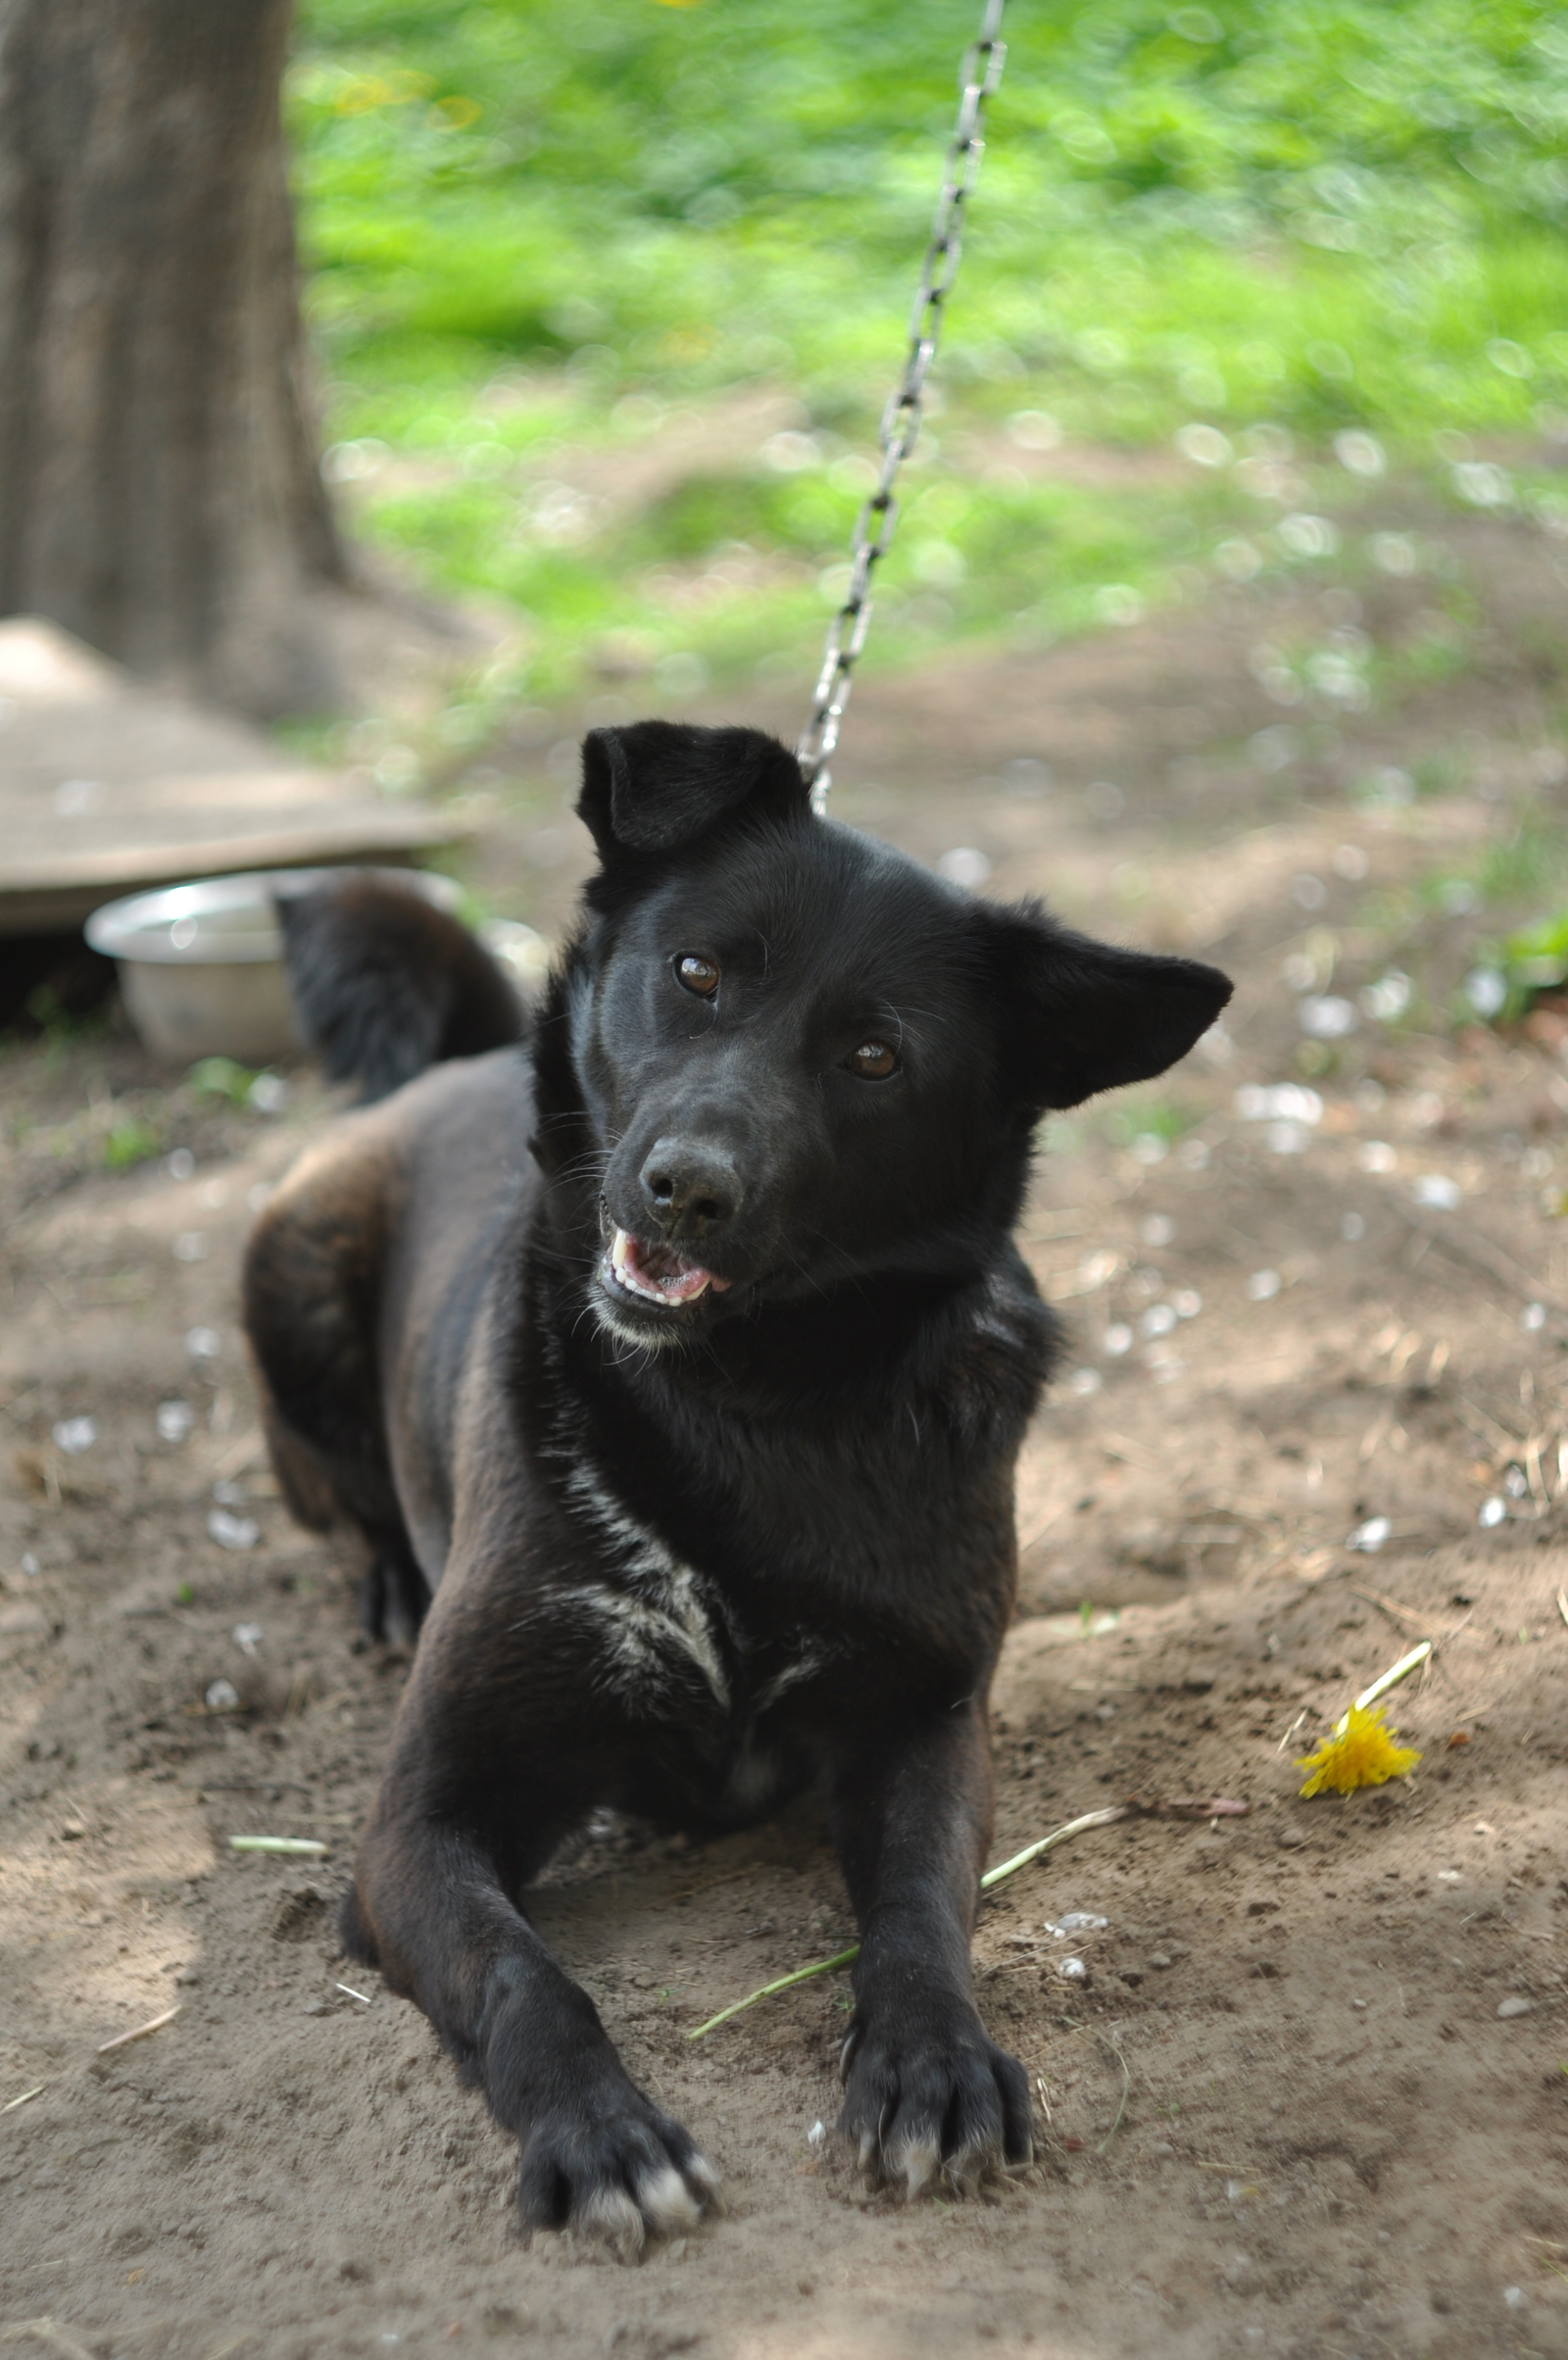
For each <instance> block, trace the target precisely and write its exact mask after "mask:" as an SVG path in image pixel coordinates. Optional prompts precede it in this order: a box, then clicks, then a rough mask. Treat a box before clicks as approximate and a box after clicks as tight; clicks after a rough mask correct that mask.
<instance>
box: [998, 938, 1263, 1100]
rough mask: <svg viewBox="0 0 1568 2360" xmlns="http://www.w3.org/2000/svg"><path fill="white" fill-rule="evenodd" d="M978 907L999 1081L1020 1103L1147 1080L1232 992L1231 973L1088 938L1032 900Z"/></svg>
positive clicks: (1183, 1051) (1181, 1052) (1089, 1094)
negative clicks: (994, 971) (989, 959)
mask: <svg viewBox="0 0 1568 2360" xmlns="http://www.w3.org/2000/svg"><path fill="white" fill-rule="evenodd" d="M981 909H982V910H983V911H984V917H983V920H982V922H983V923H984V924H985V925H986V926H987V928H988V930H989V932H990V934H991V937H992V952H993V956H994V957H995V958H996V959H998V960H999V962H1000V964H1001V967H1002V971H1003V978H1004V991H1003V996H1002V1003H1001V1005H1002V1011H1003V1012H1002V1027H1003V1039H1002V1060H1003V1075H1004V1082H1005V1087H1007V1088H1008V1089H1010V1090H1013V1091H1015V1092H1016V1095H1017V1096H1018V1098H1019V1099H1021V1100H1022V1101H1023V1102H1024V1103H1025V1104H1026V1105H1029V1106H1035V1107H1038V1108H1041V1109H1044V1108H1045V1107H1048V1106H1077V1105H1079V1104H1080V1102H1081V1101H1082V1100H1084V1099H1086V1098H1093V1097H1094V1095H1095V1093H1096V1091H1098V1090H1113V1089H1115V1088H1117V1087H1118V1085H1120V1084H1121V1083H1124V1082H1147V1081H1149V1080H1151V1079H1152V1076H1153V1075H1154V1074H1156V1073H1163V1072H1164V1071H1165V1069H1166V1067H1167V1066H1168V1065H1174V1064H1175V1062H1176V1060H1177V1058H1178V1057H1185V1056H1186V1055H1187V1052H1188V1051H1189V1050H1190V1049H1191V1048H1192V1046H1193V1044H1194V1042H1195V1041H1197V1040H1198V1038H1199V1037H1200V1035H1201V1034H1202V1033H1205V1032H1206V1031H1207V1030H1208V1028H1209V1026H1210V1025H1211V1024H1212V1023H1213V1021H1214V1019H1215V1017H1216V1016H1217V1015H1218V1014H1219V1012H1220V1009H1221V1008H1223V1007H1224V1006H1225V1003H1226V1001H1227V1000H1229V998H1230V996H1231V985H1230V978H1229V977H1228V976H1226V975H1222V974H1221V973H1220V971H1219V969H1218V968H1217V967H1205V966H1201V965H1200V963H1199V962H1198V960H1197V959H1170V958H1160V957H1156V956H1152V955H1151V954H1149V953H1148V952H1143V951H1123V950H1119V949H1117V948H1116V946H1115V945H1114V944H1111V943H1099V942H1095V941H1093V940H1091V938H1090V937H1089V936H1088V935H1087V934H1075V933H1073V932H1072V930H1071V929H1070V928H1069V927H1066V926H1059V925H1057V923H1056V922H1055V920H1054V918H1052V917H1050V916H1048V915H1047V913H1046V912H1045V911H1044V910H1042V909H1040V908H1039V906H1038V905H1036V904H1030V903H1024V904H1021V905H1019V906H1017V907H1015V908H1012V909H995V908H992V907H989V906H987V905H984V904H982V905H981Z"/></svg>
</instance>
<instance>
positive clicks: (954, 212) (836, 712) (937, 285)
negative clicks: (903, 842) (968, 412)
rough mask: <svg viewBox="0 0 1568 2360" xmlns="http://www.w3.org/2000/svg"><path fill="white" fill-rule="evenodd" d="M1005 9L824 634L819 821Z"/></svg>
mask: <svg viewBox="0 0 1568 2360" xmlns="http://www.w3.org/2000/svg"><path fill="white" fill-rule="evenodd" d="M1005 5H1006V0H986V5H985V14H984V16H983V17H982V19H981V22H980V33H979V37H978V39H977V40H975V41H974V42H973V43H972V45H971V46H970V47H969V48H968V49H967V50H966V51H965V52H964V59H963V66H962V69H961V74H962V83H963V96H962V98H961V99H960V100H959V102H958V120H957V123H956V125H955V126H954V133H953V140H952V143H951V145H950V146H949V149H948V156H947V169H946V172H945V173H944V177H943V182H942V194H941V196H940V197H939V198H938V199H937V209H936V214H935V217H934V219H933V221H932V223H931V236H930V239H929V242H928V243H927V246H926V250H925V260H924V262H923V263H922V265H921V268H920V286H919V291H918V293H917V294H916V296H915V299H914V309H913V311H912V313H911V314H910V316H909V351H908V358H907V360H906V362H905V365H904V375H903V377H902V378H901V380H900V382H899V384H898V386H897V387H896V388H895V390H894V392H893V393H892V394H891V395H890V396H889V398H888V404H887V407H886V409H885V410H884V411H883V413H882V425H881V431H880V434H879V436H878V443H879V447H880V449H881V453H882V467H881V471H880V473H879V475H878V478H877V486H876V490H875V491H874V492H873V493H872V494H871V496H870V498H869V499H868V500H867V501H866V503H865V506H864V507H863V508H862V509H861V511H860V514H859V516H858V519H857V521H856V526H855V539H854V543H853V561H854V562H853V565H852V566H851V571H850V586H849V590H848V592H847V594H846V596H845V600H844V604H843V606H842V607H840V609H839V611H838V613H837V614H836V615H834V617H833V620H832V621H831V623H830V624H829V625H828V633H827V645H826V647H825V648H824V649H823V651H822V668H821V671H820V673H819V674H818V676H817V683H816V695H815V698H814V700H813V702H812V706H811V717H810V720H809V722H808V723H807V726H806V728H805V730H804V731H803V732H802V735H801V739H800V742H799V744H798V745H797V747H796V749H795V751H796V754H797V756H798V757H799V759H800V764H801V768H802V770H803V772H804V773H805V776H806V782H807V784H808V786H809V788H810V790H811V808H812V810H813V811H818V812H820V811H824V810H825V809H826V806H827V794H828V789H829V787H830V786H831V785H832V783H833V775H832V772H831V771H830V769H829V768H828V764H829V762H830V761H831V760H832V756H833V750H834V748H835V747H836V746H837V744H838V742H839V724H840V722H841V721H842V720H843V718H844V708H845V706H846V705H847V704H848V703H849V701H850V687H851V682H852V677H853V674H854V670H855V664H856V659H857V658H858V655H859V653H860V650H861V649H862V648H863V647H864V645H865V634H866V631H867V628H868V627H869V624H870V620H871V575H872V572H873V570H874V569H875V566H876V565H877V562H878V560H879V559H881V558H883V557H885V556H886V555H887V552H888V549H889V547H890V545H891V543H892V540H893V533H894V527H895V525H896V523H897V520H898V514H899V504H898V502H897V501H896V500H895V499H894V497H893V486H894V484H895V482H896V481H897V479H898V472H899V469H900V467H902V466H903V465H904V462H905V461H906V460H907V458H908V456H909V453H910V452H911V451H912V450H913V448H914V445H915V438H916V436H917V435H918V434H919V431H920V412H921V405H922V402H923V400H924V395H925V381H926V377H927V375H928V374H929V373H930V369H931V362H932V359H933V357H934V355H935V353H936V349H937V339H938V337H939V336H940V335H941V333H942V315H943V307H944V306H945V304H946V302H947V299H948V297H949V295H950V294H951V293H952V291H953V282H954V280H955V279H956V277H957V275H958V261H959V257H960V255H961V254H962V252H963V217H964V209H965V207H966V206H967V204H968V201H969V196H970V193H971V191H972V190H973V188H974V184H975V180H976V177H977V176H978V173H979V171H980V158H981V156H982V154H983V153H984V150H985V141H984V139H983V138H982V137H981V128H982V124H983V123H984V118H985V104H986V100H987V99H988V98H990V97H991V96H992V95H993V94H994V93H995V91H996V88H997V85H998V83H999V82H1000V81H1001V79H1002V69H1003V65H1004V63H1005V59H1006V55H1007V46H1006V43H1005V41H1003V40H1000V39H999V38H998V34H999V32H1000V30H1001V26H1002V12H1003V10H1004V8H1005Z"/></svg>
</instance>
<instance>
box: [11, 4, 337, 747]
mask: <svg viewBox="0 0 1568 2360" xmlns="http://www.w3.org/2000/svg"><path fill="white" fill-rule="evenodd" d="M290 13H291V0H0V613H10V614H15V613H31V614H39V615H50V616H52V617H53V619H54V620H55V621H57V622H60V623H63V624H65V626H66V627H67V629H69V630H72V631H74V632H76V633H77V634H78V635H79V636H80V637H81V638H83V639H85V640H88V641H90V642H91V644H92V645H93V646H94V647H97V648H101V649H103V650H104V652H105V653H106V654H108V655H111V656H115V657H118V658H119V659H120V660H121V661H122V662H123V663H124V664H129V665H131V666H132V667H133V668H134V669H135V670H137V671H140V672H146V673H149V674H152V675H154V676H156V677H158V678H160V679H162V680H164V681H166V682H170V683H172V684H174V685H178V686H180V687H183V688H185V689H187V690H189V691H191V692H194V693H198V694H202V695H205V696H208V697H212V698H216V699H218V700H219V701H220V702H221V703H224V704H228V705H233V706H237V707H239V708H240V709H241V710H242V711H244V712H247V713H254V714H258V715H260V716H263V717H271V716H274V715H277V714H279V713H302V712H311V711H319V710H321V709H323V708H324V707H326V706H327V705H329V704H330V703H331V702H332V698H333V688H334V682H333V678H332V671H331V664H330V659H329V657H328V656H327V654H326V652H325V647H324V634H323V632H322V630H321V628H320V624H319V618H318V617H316V616H314V615H313V614H312V600H311V595H310V594H311V592H312V591H313V589H315V588H316V587H318V586H319V585H323V584H327V583H334V582H341V581H343V580H344V578H345V570H346V569H345V563H344V557H343V551H342V548H341V545H340V543H339V540H338V537H337V533H336V530H335V527H334V525H333V521H332V516H331V511H330V509H329V507H328V504H327V500H326V495H325V492H324V490H323V488H322V484H321V477H320V469H319V464H318V458H317V441H316V434H315V430H314V421H313V418H312V411H311V403H310V398H309V391H308V371H307V365H306V352H305V340H304V333H303V328H302V324H301V320H300V310H299V289H298V266H297V262H296V257H295V248H294V227H293V217H292V211H291V207H290V201H289V190H288V180H287V170H286V161H285V155H284V148H283V132H282V123H281V119H280V113H279V103H278V89H279V83H280V80H281V77H282V72H283V65H284V60H285V55H286V49H287V41H288V30H289V18H290Z"/></svg>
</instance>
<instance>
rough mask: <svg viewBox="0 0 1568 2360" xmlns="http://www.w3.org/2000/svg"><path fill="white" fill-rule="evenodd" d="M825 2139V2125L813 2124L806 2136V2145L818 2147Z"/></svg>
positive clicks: (820, 2123)
mask: <svg viewBox="0 0 1568 2360" xmlns="http://www.w3.org/2000/svg"><path fill="white" fill-rule="evenodd" d="M826 2137H827V2126H826V2124H825V2123H822V2122H814V2123H813V2124H812V2125H811V2127H810V2129H809V2131H808V2132H807V2134H806V2143H807V2145H808V2146H809V2147H819V2146H820V2145H821V2144H822V2141H823V2139H826Z"/></svg>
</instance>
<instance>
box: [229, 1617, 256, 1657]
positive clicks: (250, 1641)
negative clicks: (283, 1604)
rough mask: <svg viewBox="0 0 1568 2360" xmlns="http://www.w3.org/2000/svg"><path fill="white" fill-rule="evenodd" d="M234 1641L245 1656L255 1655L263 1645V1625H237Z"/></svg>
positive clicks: (235, 1626) (234, 1631)
mask: <svg viewBox="0 0 1568 2360" xmlns="http://www.w3.org/2000/svg"><path fill="white" fill-rule="evenodd" d="M233 1640H234V1645H235V1646H236V1647H238V1648H239V1649H240V1650H241V1652H242V1653H243V1654H246V1655H254V1654H255V1652H256V1650H257V1648H258V1647H260V1646H261V1644H262V1626H261V1624H260V1623H236V1624H235V1625H234V1630H233Z"/></svg>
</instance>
